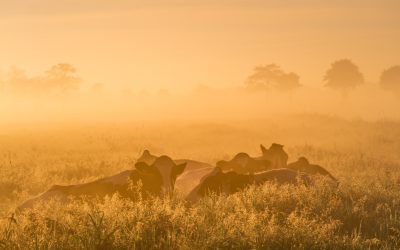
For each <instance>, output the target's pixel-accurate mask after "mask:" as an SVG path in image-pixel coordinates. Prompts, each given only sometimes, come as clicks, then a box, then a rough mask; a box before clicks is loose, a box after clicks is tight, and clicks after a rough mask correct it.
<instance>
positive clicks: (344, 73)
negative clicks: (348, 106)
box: [324, 59, 364, 95]
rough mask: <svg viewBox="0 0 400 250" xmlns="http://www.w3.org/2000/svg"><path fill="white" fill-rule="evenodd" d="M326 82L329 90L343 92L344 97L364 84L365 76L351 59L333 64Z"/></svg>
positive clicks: (325, 78) (327, 73)
mask: <svg viewBox="0 0 400 250" xmlns="http://www.w3.org/2000/svg"><path fill="white" fill-rule="evenodd" d="M324 81H326V85H325V86H327V87H329V88H332V89H336V90H339V91H341V92H342V93H343V94H344V95H346V94H347V93H348V91H349V90H351V89H354V88H355V87H357V86H358V85H360V84H363V83H364V76H363V75H362V74H361V72H360V71H359V69H358V67H357V66H356V65H355V64H354V63H353V62H352V61H350V60H349V59H342V60H338V61H336V62H334V63H332V65H331V68H330V69H329V70H328V71H327V72H326V74H325V76H324Z"/></svg>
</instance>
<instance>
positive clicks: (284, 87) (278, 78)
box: [246, 64, 301, 92]
mask: <svg viewBox="0 0 400 250" xmlns="http://www.w3.org/2000/svg"><path fill="white" fill-rule="evenodd" d="M246 85H247V88H248V89H250V90H255V91H258V90H271V89H273V90H278V91H283V92H286V91H291V90H293V89H296V88H298V87H300V86H301V85H300V83H299V76H298V75H297V74H295V73H292V72H290V73H285V72H284V71H283V70H282V69H281V68H280V67H279V66H278V65H276V64H268V65H260V66H257V67H255V68H254V73H253V74H252V75H250V76H249V77H248V78H247V81H246Z"/></svg>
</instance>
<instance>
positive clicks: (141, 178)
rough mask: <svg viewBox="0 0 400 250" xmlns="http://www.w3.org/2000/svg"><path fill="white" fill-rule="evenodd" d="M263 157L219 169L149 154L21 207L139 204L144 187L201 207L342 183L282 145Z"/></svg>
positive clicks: (147, 193)
mask: <svg viewBox="0 0 400 250" xmlns="http://www.w3.org/2000/svg"><path fill="white" fill-rule="evenodd" d="M260 147H261V152H262V155H261V156H258V157H251V156H250V155H248V154H247V153H243V152H241V153H238V154H236V155H235V156H234V157H233V158H232V159H231V160H229V161H224V160H221V161H218V162H217V163H216V165H215V166H213V165H211V164H209V163H205V162H199V161H194V160H188V159H176V160H172V159H171V158H170V157H168V156H165V155H164V156H155V155H153V154H151V153H150V151H148V150H145V151H144V152H143V154H142V155H141V156H140V157H139V158H138V159H137V162H136V164H135V169H131V170H126V171H123V172H121V173H119V174H116V175H113V176H110V177H105V178H102V179H98V180H96V181H93V182H89V183H83V184H77V185H68V186H61V185H55V186H53V187H51V188H50V189H49V190H47V191H46V192H44V193H42V194H40V195H39V196H37V197H34V198H32V199H30V200H27V201H25V202H24V203H23V204H21V205H20V206H18V208H17V211H18V212H21V211H23V210H25V209H27V208H32V207H34V206H35V204H37V203H38V202H46V201H49V200H52V199H57V200H58V201H60V202H68V201H70V200H71V199H74V198H77V197H82V196H83V197H100V198H102V197H105V196H111V195H113V194H115V193H118V194H119V195H121V196H122V197H126V198H131V199H135V197H136V196H135V195H133V192H132V189H133V188H134V187H135V186H138V185H140V189H139V190H140V192H141V195H142V197H144V198H146V197H154V196H162V195H169V194H171V193H172V192H173V191H174V190H177V191H178V192H180V193H181V194H183V195H184V196H185V197H186V200H187V201H188V203H191V204H193V203H196V202H198V201H199V200H200V199H201V198H203V197H205V196H207V195H209V194H210V193H217V194H225V195H230V194H233V193H235V192H238V191H240V190H243V189H244V188H246V187H248V186H250V185H261V184H263V183H265V182H275V183H276V184H278V185H282V184H293V185H300V184H301V185H306V186H308V185H312V183H313V178H314V176H316V175H320V176H323V177H324V178H325V177H326V178H327V179H328V181H330V182H331V183H333V185H337V184H338V181H337V179H336V178H335V177H333V176H332V174H330V173H329V172H328V171H327V170H326V169H325V168H323V167H321V166H319V165H314V164H310V163H309V161H308V160H307V158H305V157H300V158H299V159H298V160H297V161H295V162H292V163H289V164H288V155H287V153H286V152H285V151H284V150H283V145H280V144H277V143H273V144H272V145H271V146H270V147H269V148H268V149H267V148H265V147H264V146H263V145H260Z"/></svg>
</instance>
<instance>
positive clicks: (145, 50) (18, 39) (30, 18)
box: [0, 0, 400, 89]
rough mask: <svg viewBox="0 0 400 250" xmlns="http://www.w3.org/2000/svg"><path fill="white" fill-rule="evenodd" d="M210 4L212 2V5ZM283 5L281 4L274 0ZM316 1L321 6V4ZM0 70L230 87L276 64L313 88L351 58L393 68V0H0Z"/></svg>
mask: <svg viewBox="0 0 400 250" xmlns="http://www.w3.org/2000/svg"><path fill="white" fill-rule="evenodd" d="M216 2H218V3H216ZM283 2H284V3H283ZM322 2H323V3H322ZM0 5H1V7H0V31H1V37H0V39H1V40H0V69H2V70H3V71H6V70H8V69H9V67H10V66H13V65H15V66H19V67H21V68H24V69H27V70H28V72H30V73H32V74H36V73H38V74H39V73H41V72H42V71H44V70H46V69H47V68H48V67H49V66H50V65H52V64H55V63H58V62H68V63H71V64H73V65H74V66H76V67H77V68H78V70H79V75H80V76H82V77H83V79H84V81H85V83H86V84H92V83H95V82H100V83H104V84H105V85H106V86H107V87H108V88H113V86H117V88H125V87H131V88H133V89H141V88H165V87H168V86H174V87H180V88H183V89H185V88H189V87H191V86H193V85H196V84H209V85H219V86H220V85H225V86H226V85H239V84H242V83H243V81H244V80H245V78H246V76H247V75H249V74H250V73H251V70H252V68H253V67H254V66H255V65H257V64H262V63H277V64H279V65H281V66H282V67H283V68H284V69H285V70H288V71H294V72H297V73H298V74H299V75H300V76H301V82H302V83H303V84H305V85H318V84H321V79H322V75H323V74H324V72H325V70H326V69H327V68H328V67H329V64H330V63H331V62H332V61H333V60H336V59H340V58H344V57H347V58H351V59H352V60H353V61H354V62H355V63H357V64H358V65H359V66H360V69H361V71H362V72H363V73H364V74H365V77H366V79H367V81H371V82H374V81H377V78H378V77H379V74H380V72H381V71H382V70H383V69H384V68H387V67H389V66H391V65H394V64H400V15H399V13H400V1H398V0H379V1H375V0H374V1H372V0H363V1H361V0H357V1H354V0H348V1H340V0H339V1H315V0H303V1H302V0H288V1H281V0H279V1H278V0H264V1H261V0H248V1H244V0H230V1H224V0H223V1H208V0H205V1H198V0H195V1H190V0H186V1H176V0H171V1H166V0H160V1H157V0H146V1H144V0H143V1H135V0H133V1H127V0H120V1H117V0H116V1H111V0H85V1H78V0H57V1H54V0H13V1H5V0H0Z"/></svg>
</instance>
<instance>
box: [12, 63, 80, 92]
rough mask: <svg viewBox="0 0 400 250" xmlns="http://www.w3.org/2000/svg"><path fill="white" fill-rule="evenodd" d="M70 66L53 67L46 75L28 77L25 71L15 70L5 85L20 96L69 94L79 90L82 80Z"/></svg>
mask: <svg viewBox="0 0 400 250" xmlns="http://www.w3.org/2000/svg"><path fill="white" fill-rule="evenodd" d="M75 72H76V70H75V68H74V67H72V66H71V65H70V64H57V65H54V66H52V67H51V68H50V69H49V70H48V71H46V72H45V74H44V75H39V76H33V77H28V76H27V74H26V72H25V71H24V70H21V69H18V68H13V69H12V70H11V71H10V72H9V74H8V79H7V80H6V82H5V84H6V85H7V87H8V89H9V90H10V91H11V92H14V93H18V94H28V95H29V94H62V95H63V94H67V93H69V92H72V91H76V90H78V88H79V84H80V79H79V78H78V77H76V76H75Z"/></svg>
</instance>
